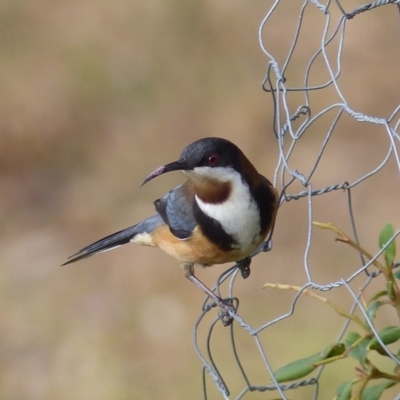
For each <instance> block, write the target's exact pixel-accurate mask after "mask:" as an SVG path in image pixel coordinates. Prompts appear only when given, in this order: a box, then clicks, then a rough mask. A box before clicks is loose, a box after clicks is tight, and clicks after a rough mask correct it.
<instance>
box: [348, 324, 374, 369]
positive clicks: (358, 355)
mask: <svg viewBox="0 0 400 400" xmlns="http://www.w3.org/2000/svg"><path fill="white" fill-rule="evenodd" d="M360 339H361V336H360V334H358V333H357V332H352V331H350V332H348V333H347V335H346V338H345V341H344V342H345V344H346V349H348V348H349V347H351V346H353V345H354V343H356V342H357V341H359V340H360ZM369 343H370V339H368V338H364V339H362V340H360V342H359V343H357V345H356V346H355V347H354V349H352V350H351V351H350V352H349V356H350V357H353V358H355V359H356V360H358V361H359V363H360V365H361V366H362V367H364V366H365V361H366V359H367V346H368V344H369Z"/></svg>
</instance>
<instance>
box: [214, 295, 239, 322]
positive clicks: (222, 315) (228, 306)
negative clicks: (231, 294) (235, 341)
mask: <svg viewBox="0 0 400 400" xmlns="http://www.w3.org/2000/svg"><path fill="white" fill-rule="evenodd" d="M218 305H219V307H220V311H219V319H220V320H221V321H222V324H223V325H224V326H229V325H230V324H231V323H232V321H233V317H232V314H235V313H236V308H235V307H234V305H233V302H232V299H221V301H220V303H219V304H218Z"/></svg>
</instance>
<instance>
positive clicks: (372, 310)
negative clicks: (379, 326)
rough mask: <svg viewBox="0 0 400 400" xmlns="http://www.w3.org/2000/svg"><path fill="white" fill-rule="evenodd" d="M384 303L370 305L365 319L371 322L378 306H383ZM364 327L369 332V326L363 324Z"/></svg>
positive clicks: (376, 302) (375, 302)
mask: <svg viewBox="0 0 400 400" xmlns="http://www.w3.org/2000/svg"><path fill="white" fill-rule="evenodd" d="M384 304H385V303H383V302H382V301H374V302H373V303H370V305H369V306H368V308H367V310H366V312H367V317H368V320H369V321H373V320H374V318H375V315H376V312H377V311H378V308H379V307H380V306H383V305H384ZM365 326H366V327H367V328H368V330H370V326H369V324H368V323H365Z"/></svg>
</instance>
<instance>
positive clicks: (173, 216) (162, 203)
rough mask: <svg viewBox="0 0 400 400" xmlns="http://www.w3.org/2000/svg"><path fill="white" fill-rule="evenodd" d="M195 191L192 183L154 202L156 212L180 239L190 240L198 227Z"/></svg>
mask: <svg viewBox="0 0 400 400" xmlns="http://www.w3.org/2000/svg"><path fill="white" fill-rule="evenodd" d="M193 201H194V191H193V188H192V186H191V185H190V182H186V183H185V184H183V185H180V186H177V187H176V188H174V189H172V190H171V191H170V192H168V193H167V194H166V195H165V196H164V197H162V198H161V199H158V200H156V201H155V202H154V205H155V207H156V211H157V212H158V213H159V214H160V216H161V218H162V219H163V220H164V222H165V223H166V224H167V225H168V226H169V229H170V231H171V233H172V234H173V235H174V236H176V237H177V238H179V239H188V238H189V237H190V236H191V235H192V233H193V230H194V228H195V227H196V218H195V215H194V212H193Z"/></svg>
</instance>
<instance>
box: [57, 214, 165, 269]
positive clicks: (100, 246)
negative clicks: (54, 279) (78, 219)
mask: <svg viewBox="0 0 400 400" xmlns="http://www.w3.org/2000/svg"><path fill="white" fill-rule="evenodd" d="M162 223H163V221H162V218H161V217H160V215H158V214H156V215H153V216H152V217H150V218H147V219H145V220H144V221H142V222H139V223H138V224H137V225H134V226H131V227H129V228H126V229H122V230H121V231H119V232H116V233H113V234H112V235H109V236H107V237H105V238H103V239H100V240H98V241H97V242H94V243H92V244H90V245H89V246H86V247H84V248H83V249H82V250H79V251H78V252H77V253H76V254H74V255H72V256H71V257H68V261H67V262H65V263H64V264H62V265H67V264H71V263H73V262H76V261H79V260H82V259H83V258H87V257H90V256H92V255H93V254H97V253H102V252H104V251H108V250H111V249H114V248H116V247H119V246H122V245H123V244H126V243H129V242H131V241H132V240H134V238H135V236H136V235H139V234H146V233H149V234H150V233H151V232H152V231H153V230H154V229H155V228H156V227H157V226H158V225H160V224H162Z"/></svg>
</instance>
